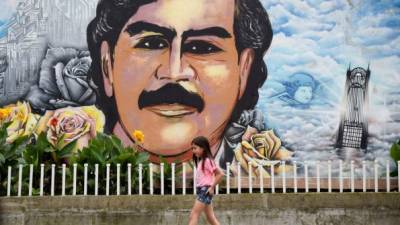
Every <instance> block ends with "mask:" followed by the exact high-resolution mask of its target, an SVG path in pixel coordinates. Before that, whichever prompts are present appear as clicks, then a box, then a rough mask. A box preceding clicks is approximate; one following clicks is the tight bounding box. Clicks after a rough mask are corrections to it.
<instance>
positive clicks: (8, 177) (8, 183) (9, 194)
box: [7, 166, 11, 196]
mask: <svg viewBox="0 0 400 225" xmlns="http://www.w3.org/2000/svg"><path fill="white" fill-rule="evenodd" d="M7 196H11V166H8V171H7Z"/></svg>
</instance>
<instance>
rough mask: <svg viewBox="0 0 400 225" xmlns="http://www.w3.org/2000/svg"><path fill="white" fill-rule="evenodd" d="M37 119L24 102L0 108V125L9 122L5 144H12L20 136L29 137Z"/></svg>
mask: <svg viewBox="0 0 400 225" xmlns="http://www.w3.org/2000/svg"><path fill="white" fill-rule="evenodd" d="M39 117H40V116H39V115H35V114H33V113H32V112H31V108H30V106H29V104H28V103H26V102H18V103H17V104H12V105H8V106H5V107H3V108H1V109H0V124H4V123H7V122H11V124H10V125H9V126H8V127H7V133H8V137H7V139H6V141H7V143H12V142H14V141H15V140H16V139H17V138H18V137H21V136H26V135H31V134H32V133H33V132H34V130H35V128H36V125H37V123H38V120H39Z"/></svg>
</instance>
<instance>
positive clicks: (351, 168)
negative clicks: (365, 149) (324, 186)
mask: <svg viewBox="0 0 400 225" xmlns="http://www.w3.org/2000/svg"><path fill="white" fill-rule="evenodd" d="M350 179H351V180H350V186H351V192H354V160H351V162H350Z"/></svg>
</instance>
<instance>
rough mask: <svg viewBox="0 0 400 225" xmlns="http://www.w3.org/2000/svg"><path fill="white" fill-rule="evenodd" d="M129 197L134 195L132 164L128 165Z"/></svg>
mask: <svg viewBox="0 0 400 225" xmlns="http://www.w3.org/2000/svg"><path fill="white" fill-rule="evenodd" d="M127 170H128V195H131V194H132V186H131V185H132V177H131V176H132V164H130V163H128V168H127Z"/></svg>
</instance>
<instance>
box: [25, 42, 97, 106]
mask: <svg viewBox="0 0 400 225" xmlns="http://www.w3.org/2000/svg"><path fill="white" fill-rule="evenodd" d="M91 63H92V60H91V58H90V56H89V52H88V51H79V50H76V49H73V48H50V49H49V50H47V54H46V57H45V59H44V60H43V62H42V64H41V69H40V77H39V85H38V86H37V85H35V86H33V87H32V88H31V89H30V91H29V93H28V95H27V97H26V99H27V100H28V101H29V102H30V103H31V105H32V107H33V108H34V109H37V110H39V111H42V112H44V111H45V110H47V109H59V108H64V107H67V106H80V105H92V104H94V103H95V101H96V94H95V91H94V90H95V89H96V86H95V85H94V83H93V82H92V81H91V79H90V78H89V77H88V71H89V68H90V65H91Z"/></svg>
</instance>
